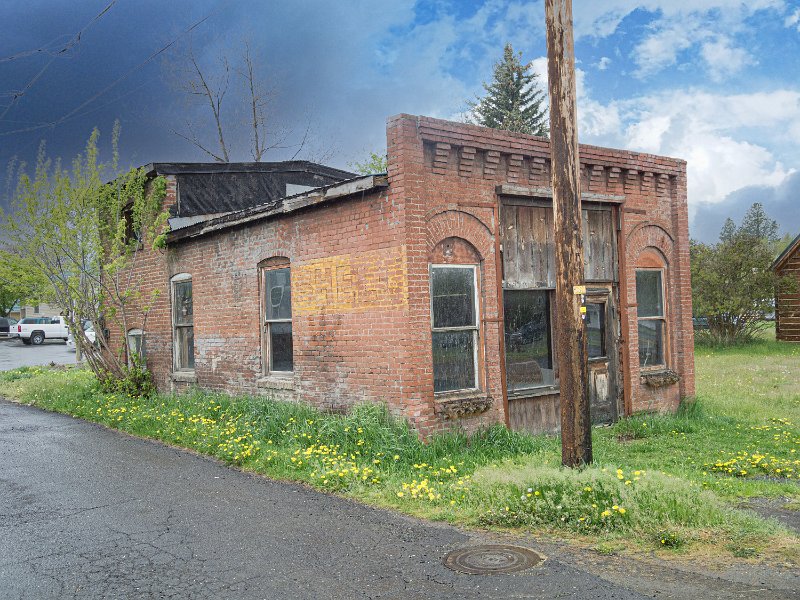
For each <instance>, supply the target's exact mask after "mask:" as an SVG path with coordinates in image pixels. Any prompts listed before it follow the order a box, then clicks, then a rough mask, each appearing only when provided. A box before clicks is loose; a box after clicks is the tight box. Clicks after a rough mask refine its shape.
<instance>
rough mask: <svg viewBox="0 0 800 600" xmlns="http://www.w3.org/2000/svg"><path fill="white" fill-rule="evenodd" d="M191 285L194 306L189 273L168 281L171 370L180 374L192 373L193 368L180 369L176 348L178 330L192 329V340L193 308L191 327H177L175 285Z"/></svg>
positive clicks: (177, 347) (178, 351)
mask: <svg viewBox="0 0 800 600" xmlns="http://www.w3.org/2000/svg"><path fill="white" fill-rule="evenodd" d="M187 281H188V282H190V283H192V305H194V282H192V276H191V274H189V273H179V274H178V275H175V276H174V277H172V279H171V280H170V296H171V302H170V313H171V315H172V348H173V352H172V353H173V369H174V370H175V371H180V372H182V373H194V367H181V364H180V363H181V357H180V349H179V346H178V329H179V328H188V327H191V328H192V340H194V307H193V308H192V324H191V325H183V324H182V325H178V324H177V323H176V322H175V285H176V284H178V283H186V282H187ZM192 354H193V355H194V342H192Z"/></svg>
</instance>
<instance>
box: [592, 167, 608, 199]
mask: <svg viewBox="0 0 800 600" xmlns="http://www.w3.org/2000/svg"><path fill="white" fill-rule="evenodd" d="M605 175H606V170H605V168H604V167H603V166H602V165H593V166H592V168H591V170H590V172H589V191H590V192H598V193H599V192H604V191H605V187H606V181H605V179H606V178H605Z"/></svg>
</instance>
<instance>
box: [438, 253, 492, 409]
mask: <svg viewBox="0 0 800 600" xmlns="http://www.w3.org/2000/svg"><path fill="white" fill-rule="evenodd" d="M434 269H471V270H472V294H473V298H472V302H473V314H474V316H475V325H474V326H473V325H469V326H459V327H435V326H434V314H433V271H434ZM479 269H480V264H476V263H468V264H446V263H429V264H428V289H429V295H430V298H429V301H430V326H431V374H432V375H433V382H435V379H436V377H435V373H433V368H434V365H433V334H434V333H448V332H458V331H472V332H473V338H472V367H473V370H474V373H475V376H474V381H473V383H474V385H473V387H469V388H459V389H457V390H442V391H439V392H437V391H436V390H435V389H434V395H435V396H443V395H447V394H463V393H465V392H478V391H480V390H481V376H480V341H481V335H480V329H481V317H480V311H481V305H480V290H479V289H478V270H479ZM433 382H432V383H433Z"/></svg>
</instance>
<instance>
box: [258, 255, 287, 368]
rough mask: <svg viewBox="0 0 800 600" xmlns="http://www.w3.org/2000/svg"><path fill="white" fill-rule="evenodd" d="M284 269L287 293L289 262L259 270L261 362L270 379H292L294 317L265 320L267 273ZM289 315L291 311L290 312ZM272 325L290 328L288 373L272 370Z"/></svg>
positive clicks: (263, 267)
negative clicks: (290, 357) (290, 360)
mask: <svg viewBox="0 0 800 600" xmlns="http://www.w3.org/2000/svg"><path fill="white" fill-rule="evenodd" d="M281 269H286V270H287V271H289V293H290V294H291V289H292V268H291V265H290V264H289V262H286V263H278V264H275V265H274V266H271V265H265V266H262V267H261V268H260V270H261V300H260V302H261V335H262V344H261V347H262V349H263V350H262V351H263V353H264V360H263V361H262V363H263V366H262V369H263V374H264V375H266V376H270V377H292V376H293V375H294V318H293V317H294V315H293V314H292V316H290V317H289V318H288V319H267V273H269V272H270V271H278V270H281ZM290 313H291V311H290ZM273 323H289V324H290V325H291V326H292V369H291V370H290V371H274V370H273V369H272V344H271V339H272V336H271V335H270V333H271V332H270V327H271V325H272V324H273Z"/></svg>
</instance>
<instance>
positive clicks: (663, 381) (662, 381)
mask: <svg viewBox="0 0 800 600" xmlns="http://www.w3.org/2000/svg"><path fill="white" fill-rule="evenodd" d="M639 375H640V377H639V380H640V381H641V382H642V383H643V384H645V385H648V386H650V387H653V388H660V387H666V386H668V385H674V384H676V383H678V382H679V381H680V380H681V376H680V375H678V374H677V373H676V372H675V371H673V370H672V369H668V368H666V367H658V368H656V369H649V370H646V371H645V370H642V371H640V373H639Z"/></svg>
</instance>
